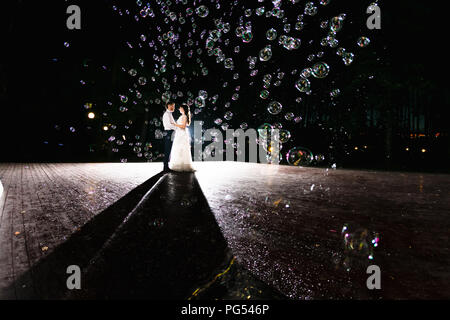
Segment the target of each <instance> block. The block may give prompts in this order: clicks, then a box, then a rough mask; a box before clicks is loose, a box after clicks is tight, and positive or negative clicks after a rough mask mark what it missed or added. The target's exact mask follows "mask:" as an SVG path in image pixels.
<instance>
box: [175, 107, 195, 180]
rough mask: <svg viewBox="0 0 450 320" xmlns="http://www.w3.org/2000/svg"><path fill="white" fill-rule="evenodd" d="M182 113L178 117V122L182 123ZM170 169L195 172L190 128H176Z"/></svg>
mask: <svg viewBox="0 0 450 320" xmlns="http://www.w3.org/2000/svg"><path fill="white" fill-rule="evenodd" d="M183 117H185V118H186V115H182V116H181V117H179V118H178V120H177V124H181V123H182V121H183ZM169 169H171V170H174V171H187V172H194V171H195V170H194V167H193V166H192V157H191V135H190V133H189V129H188V128H185V129H181V128H178V127H177V129H176V130H175V138H174V139H173V144H172V150H171V151H170V161H169Z"/></svg>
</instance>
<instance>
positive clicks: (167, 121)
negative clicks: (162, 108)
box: [163, 110, 177, 130]
mask: <svg viewBox="0 0 450 320" xmlns="http://www.w3.org/2000/svg"><path fill="white" fill-rule="evenodd" d="M172 122H173V123H174V122H175V120H173V116H172V112H169V111H167V110H166V112H164V115H163V126H164V130H175V129H176V128H177V127H176V126H175V125H174V124H172Z"/></svg>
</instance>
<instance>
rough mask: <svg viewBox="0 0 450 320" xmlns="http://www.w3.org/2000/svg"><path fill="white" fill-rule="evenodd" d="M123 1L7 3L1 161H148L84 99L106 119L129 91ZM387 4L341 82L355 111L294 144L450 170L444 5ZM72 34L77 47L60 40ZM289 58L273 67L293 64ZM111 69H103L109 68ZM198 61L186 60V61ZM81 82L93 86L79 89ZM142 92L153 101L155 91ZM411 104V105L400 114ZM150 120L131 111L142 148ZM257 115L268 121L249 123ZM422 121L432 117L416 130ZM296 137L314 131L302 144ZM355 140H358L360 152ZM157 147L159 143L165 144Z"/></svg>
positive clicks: (247, 98) (212, 115)
mask: <svg viewBox="0 0 450 320" xmlns="http://www.w3.org/2000/svg"><path fill="white" fill-rule="evenodd" d="M116 2H117V1H116ZM116 2H113V1H75V2H70V3H68V2H63V1H58V2H56V1H46V2H45V3H41V2H39V3H38V2H34V1H11V2H10V6H9V7H8V8H3V9H2V13H1V15H2V17H1V21H2V25H1V28H2V29H1V32H2V50H1V51H2V58H1V61H0V108H1V113H0V126H1V129H0V130H1V149H0V161H7V162H9V161H19V162H26V161H120V160H121V159H124V158H126V159H128V161H145V160H146V159H145V158H137V157H136V156H135V154H133V152H132V151H127V150H122V151H120V153H119V154H114V153H111V151H110V149H111V147H110V146H109V145H108V143H107V142H106V140H107V138H108V136H109V133H105V132H102V130H101V127H102V125H103V123H104V122H105V121H107V120H108V121H110V118H111V117H114V115H112V114H110V115H109V118H108V119H103V118H102V117H101V116H98V117H97V118H96V119H95V120H94V121H91V120H89V119H87V117H86V110H84V109H83V107H82V106H83V105H84V103H85V102H86V101H93V102H94V104H97V105H98V111H97V114H98V115H100V114H101V112H102V109H101V108H102V107H101V105H104V104H105V101H108V99H112V98H111V93H112V92H113V93H117V90H118V89H119V88H123V87H126V86H127V83H124V82H126V81H125V80H123V76H122V75H121V72H120V70H119V69H120V66H122V65H124V64H126V63H127V59H128V60H129V59H131V58H132V57H130V56H129V55H130V52H131V54H133V51H130V50H127V48H125V46H124V39H128V37H130V34H133V33H139V31H137V30H133V29H130V28H132V24H127V23H126V22H123V19H122V20H119V18H118V17H117V15H115V14H113V11H112V10H111V6H112V5H113V4H115V3H116ZM392 2H395V3H392ZM346 3H348V4H347V5H348V6H349V8H348V11H350V12H351V11H352V9H353V6H354V7H355V11H356V10H360V8H361V4H358V5H356V1H355V5H353V4H352V3H353V2H346ZM69 4H78V5H79V6H80V7H81V9H82V29H81V30H67V28H66V18H67V14H66V8H67V6H68V5H69ZM332 4H333V1H332V2H331V3H330V5H332ZM380 7H381V10H382V30H380V31H376V32H375V33H374V34H373V37H372V43H371V47H370V49H368V50H367V51H366V52H365V53H361V55H359V56H358V60H355V63H354V65H353V66H352V71H347V73H345V74H344V73H342V76H341V78H336V79H335V80H334V81H342V83H344V85H341V86H340V88H341V89H342V88H344V87H348V88H355V89H354V90H353V91H350V93H349V92H347V93H345V94H343V95H342V96H341V97H340V98H339V100H338V102H337V103H338V104H339V105H340V106H343V108H344V109H345V108H346V107H347V106H350V107H348V110H349V111H348V112H347V113H342V112H330V111H327V110H328V109H327V110H322V109H320V107H317V108H319V109H315V112H316V113H317V114H318V118H319V117H320V121H318V122H310V123H308V124H306V123H305V124H302V125H301V126H292V127H289V130H290V131H291V133H292V135H293V137H294V139H293V141H292V145H291V146H290V147H293V146H296V145H298V144H299V143H302V144H307V145H308V146H314V148H315V150H314V151H315V152H320V153H323V154H324V155H325V157H326V159H327V162H326V163H324V164H323V165H330V164H331V163H337V164H338V166H341V167H361V168H374V169H388V170H415V171H445V172H448V171H449V169H448V163H449V160H450V147H449V146H450V143H449V130H448V128H449V125H448V123H447V121H448V120H447V114H448V112H447V110H448V101H449V93H448V89H447V83H448V80H447V79H448V70H449V68H448V59H447V52H446V49H445V48H446V46H445V43H446V41H447V39H446V37H445V35H443V32H444V31H445V30H446V25H445V24H446V18H445V16H444V12H443V10H441V9H440V8H439V7H438V5H437V3H436V4H435V5H433V4H431V3H429V2H422V1H390V2H389V3H388V2H380ZM366 18H367V15H366V16H364V15H362V16H361V19H363V20H365V19H366ZM205 23H206V22H205ZM231 32H233V30H232V31H231ZM66 41H68V42H69V43H70V47H69V48H66V47H64V45H63V43H64V42H66ZM255 41H257V40H256V39H255ZM133 58H134V57H133ZM377 59H378V60H377ZM282 60H283V59H280V60H279V61H276V60H275V61H273V62H272V63H275V64H276V63H279V64H283V63H288V62H285V61H282ZM191 64H192V63H191ZM102 66H105V67H106V70H104V72H103V71H102V70H103V69H102ZM189 67H190V64H189V63H186V64H185V65H184V66H183V68H189ZM192 68H194V66H192ZM214 68H215V67H214V66H212V67H211V69H210V71H209V72H210V74H213V76H215V77H220V74H221V71H220V69H219V68H218V69H214ZM238 68H239V66H238ZM337 71H338V73H339V70H337ZM260 73H261V74H262V72H260ZM215 74H216V75H215ZM361 74H363V75H364V74H366V75H367V74H375V75H376V76H375V81H372V82H364V81H365V80H364V81H362V80H360V79H361V77H360V75H361ZM346 79H353V80H351V81H347V80H346ZM80 80H84V81H86V82H87V85H80ZM220 80H223V79H220ZM242 81H243V82H245V79H242ZM197 84H198V82H195V81H193V82H192V83H190V84H189V85H191V86H192V90H193V91H195V92H197V91H198V90H199V89H203V88H204V87H205V85H204V83H202V86H203V87H198V85H197ZM211 85H216V84H215V83H214V82H212V83H211ZM205 89H207V88H205ZM212 89H214V88H212ZM251 89H252V88H250V87H249V88H248V90H249V92H246V91H245V90H246V89H243V90H244V91H243V92H241V93H240V94H241V96H243V97H244V98H243V99H241V100H240V101H239V103H242V104H244V105H249V104H252V101H256V100H257V98H255V97H256V96H255V95H254V94H253V95H252V94H250V91H251ZM196 90H197V91H196ZM219 90H220V88H219ZM360 90H362V91H360ZM142 91H144V90H142ZM253 91H255V92H256V93H259V90H256V89H254V90H253ZM352 92H353V93H354V94H351V93H352ZM143 93H144V94H147V95H149V97H151V94H152V93H151V92H143ZM279 94H280V95H281V94H283V93H282V92H280V93H279ZM159 95H160V94H159ZM314 99H317V100H316V101H315V100H314ZM311 101H312V103H313V104H314V102H317V103H315V104H314V105H319V103H318V102H321V101H323V99H322V100H321V98H320V97H316V98H314V97H312V98H311ZM256 104H257V103H256ZM257 107H258V106H257V105H255V106H252V107H249V108H248V111H246V112H238V113H237V114H236V117H235V119H234V120H236V124H237V126H235V127H238V125H239V123H240V122H242V121H247V122H248V124H249V126H250V127H251V126H252V125H254V126H257V125H259V124H261V121H263V120H264V117H263V116H261V117H260V116H256V117H255V116H254V115H255V110H256V108H257ZM350 108H353V109H351V110H350ZM405 108H409V109H407V110H409V111H407V112H406V111H405V112H404V111H402V110H405ZM293 111H294V112H295V113H298V112H300V111H299V110H293ZM132 112H133V111H132ZM361 112H363V113H364V114H365V113H377V114H378V115H379V118H378V121H375V123H372V125H370V126H367V125H366V124H365V122H366V119H365V117H362V116H361V114H362V113H361ZM217 113H218V111H217V110H210V111H208V112H204V113H202V114H201V115H200V117H201V118H202V120H204V121H205V122H206V123H208V122H209V123H210V124H212V121H214V119H216V118H217V117H220V115H216V114H217ZM402 113H403V114H404V113H409V114H414V115H415V116H416V117H417V122H416V123H415V124H412V125H410V126H407V127H405V126H404V125H400V120H401V119H399V118H398V116H397V115H398V114H402ZM160 114H161V110H160V109H158V108H156V109H154V110H152V111H151V112H150V115H149V117H150V118H152V117H157V116H158V115H160ZM143 116H144V115H142V114H140V113H139V111H136V112H134V118H136V121H137V122H136V124H135V130H136V132H134V133H133V134H131V136H134V135H135V134H139V135H140V140H141V142H143V143H145V142H146V141H150V140H151V130H154V129H152V128H150V127H149V128H143V127H142V125H141V124H138V120H139V119H140V118H142V117H143ZM252 118H257V120H258V121H259V122H255V123H252V122H251V121H252V120H251V119H252ZM420 119H422V120H420ZM412 121H413V120H412ZM418 121H424V122H425V123H426V124H424V125H419V124H418ZM263 122H264V121H263ZM71 126H73V127H75V128H76V129H77V130H76V132H75V133H73V132H70V130H68V128H70V127H71ZM324 128H326V129H328V128H332V130H331V129H330V130H324ZM342 128H344V130H342ZM342 131H345V132H347V134H345V135H343V134H342ZM297 136H298V137H307V138H304V140H303V141H301V142H297V141H295V137H297ZM305 139H306V140H305ZM330 146H333V148H332V149H333V150H330ZM355 146H359V148H358V150H355V148H354V147H355ZM362 146H367V150H361V149H362ZM288 147H289V146H288ZM406 147H408V149H409V150H408V151H406ZM154 148H158V144H157V142H155V143H154ZM422 149H425V150H426V152H422ZM284 151H287V150H284ZM153 160H157V157H155V158H154V159H153Z"/></svg>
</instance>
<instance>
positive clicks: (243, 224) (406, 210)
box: [196, 162, 450, 299]
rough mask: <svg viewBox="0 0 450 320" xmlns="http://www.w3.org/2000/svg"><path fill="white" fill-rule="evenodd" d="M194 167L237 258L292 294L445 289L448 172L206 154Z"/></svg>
mask: <svg viewBox="0 0 450 320" xmlns="http://www.w3.org/2000/svg"><path fill="white" fill-rule="evenodd" d="M196 176H197V178H198V181H199V183H200V186H201V187H202V190H203V192H204V193H205V197H206V198H207V199H208V202H209V204H210V207H211V209H212V211H213V212H214V215H215V217H216V219H217V221H218V224H219V225H220V227H221V229H222V231H223V233H224V236H225V238H226V239H227V241H228V243H229V246H230V248H231V250H232V251H233V253H234V255H235V256H236V258H237V260H238V261H239V262H240V263H241V264H242V265H243V266H244V267H245V268H246V269H248V270H249V271H251V272H252V273H253V274H254V275H256V276H258V277H259V278H260V279H262V280H263V281H265V282H266V283H267V284H270V285H272V286H273V287H274V288H276V289H278V290H279V291H281V292H282V293H283V294H285V295H286V296H288V297H290V298H293V299H379V298H383V299H448V298H450V282H449V280H450V272H449V271H450V270H449V268H448V266H449V263H450V251H449V234H450V210H449V209H450V192H449V191H450V176H449V175H445V174H442V175H438V174H420V173H402V172H377V171H363V170H361V171H358V170H332V169H322V168H300V167H286V166H270V165H256V164H250V163H241V164H239V165H235V164H234V163H230V162H226V163H220V164H217V163H212V162H210V163H202V165H201V168H200V170H199V171H198V172H197V174H196ZM344 226H347V228H348V229H347V230H346V232H345V233H347V234H348V235H349V236H348V237H349V238H348V239H350V238H352V239H353V241H348V240H347V244H346V243H345V241H344V237H343V236H344V235H345V233H344V234H341V231H342V229H343V227H344ZM377 234H378V236H377ZM375 239H377V240H376V243H377V246H376V247H375V246H374V245H373V244H372V241H373V240H375ZM352 247H353V249H352ZM372 264H374V265H378V266H379V267H380V270H381V290H368V289H367V286H366V280H367V278H368V276H369V275H367V274H366V269H367V266H369V265H372Z"/></svg>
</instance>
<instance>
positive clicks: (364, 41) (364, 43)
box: [357, 37, 370, 48]
mask: <svg viewBox="0 0 450 320" xmlns="http://www.w3.org/2000/svg"><path fill="white" fill-rule="evenodd" d="M357 44H358V46H360V47H361V48H365V47H367V46H368V45H369V44H370V39H369V38H367V37H360V38H359V39H358V41H357Z"/></svg>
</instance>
